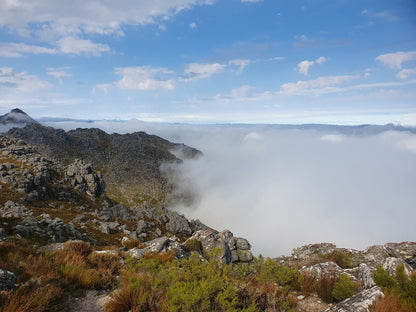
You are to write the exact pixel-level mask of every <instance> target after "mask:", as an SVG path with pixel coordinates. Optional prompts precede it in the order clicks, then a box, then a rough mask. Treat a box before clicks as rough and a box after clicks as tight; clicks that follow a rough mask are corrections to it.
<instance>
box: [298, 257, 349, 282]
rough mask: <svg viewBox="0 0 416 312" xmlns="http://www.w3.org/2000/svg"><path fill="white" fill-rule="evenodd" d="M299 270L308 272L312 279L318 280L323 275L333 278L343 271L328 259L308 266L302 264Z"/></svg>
mask: <svg viewBox="0 0 416 312" xmlns="http://www.w3.org/2000/svg"><path fill="white" fill-rule="evenodd" d="M300 272H302V273H306V274H308V275H309V276H310V277H311V278H312V279H313V280H319V279H321V278H322V277H324V276H325V277H329V278H334V279H335V278H337V277H338V276H339V275H340V274H342V273H343V272H344V271H343V270H342V268H341V267H340V266H338V265H337V264H336V263H334V262H332V261H329V262H324V263H317V264H314V265H312V266H309V267H306V266H304V267H302V269H301V270H300Z"/></svg>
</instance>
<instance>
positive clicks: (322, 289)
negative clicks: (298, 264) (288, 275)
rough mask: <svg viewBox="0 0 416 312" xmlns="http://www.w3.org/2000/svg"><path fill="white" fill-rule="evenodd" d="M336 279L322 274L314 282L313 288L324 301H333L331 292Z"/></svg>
mask: <svg viewBox="0 0 416 312" xmlns="http://www.w3.org/2000/svg"><path fill="white" fill-rule="evenodd" d="M337 280H338V279H336V278H333V277H331V276H330V275H324V276H322V277H321V278H320V279H319V280H318V281H316V282H315V283H314V286H313V289H314V290H315V291H316V293H317V294H318V296H319V298H321V299H322V300H323V301H324V302H326V303H332V302H334V297H333V296H332V292H333V291H334V287H335V284H336V282H337Z"/></svg>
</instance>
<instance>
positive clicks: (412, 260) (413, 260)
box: [405, 254, 416, 270]
mask: <svg viewBox="0 0 416 312" xmlns="http://www.w3.org/2000/svg"><path fill="white" fill-rule="evenodd" d="M405 261H406V263H407V264H408V265H410V266H411V267H412V268H413V269H415V270H416V254H415V255H414V256H413V257H412V258H408V259H406V260H405Z"/></svg>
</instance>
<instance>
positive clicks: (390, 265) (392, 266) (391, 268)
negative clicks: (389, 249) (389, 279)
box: [383, 257, 413, 276]
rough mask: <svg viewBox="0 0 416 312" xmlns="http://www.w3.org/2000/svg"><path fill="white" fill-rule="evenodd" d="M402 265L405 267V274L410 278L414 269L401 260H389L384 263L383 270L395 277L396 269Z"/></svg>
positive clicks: (390, 258) (391, 258) (392, 258)
mask: <svg viewBox="0 0 416 312" xmlns="http://www.w3.org/2000/svg"><path fill="white" fill-rule="evenodd" d="M400 265H403V266H404V272H405V273H406V274H407V275H408V276H410V274H411V273H412V272H413V268H412V267H411V266H410V265H409V264H408V263H406V262H405V261H404V260H403V259H401V258H394V257H389V258H387V259H386V260H385V261H384V263H383V269H385V270H386V271H387V272H389V274H390V275H392V276H394V275H395V274H396V268H397V267H398V266H400Z"/></svg>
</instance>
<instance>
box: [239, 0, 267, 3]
mask: <svg viewBox="0 0 416 312" xmlns="http://www.w3.org/2000/svg"><path fill="white" fill-rule="evenodd" d="M241 2H253V3H254V2H263V0H241Z"/></svg>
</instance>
